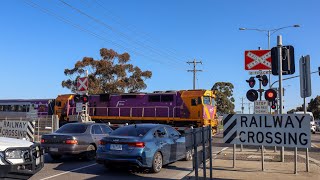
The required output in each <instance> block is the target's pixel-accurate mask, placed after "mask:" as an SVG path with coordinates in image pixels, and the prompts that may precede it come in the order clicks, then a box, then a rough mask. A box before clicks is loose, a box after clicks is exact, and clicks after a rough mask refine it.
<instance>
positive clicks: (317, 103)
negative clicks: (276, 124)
mask: <svg viewBox="0 0 320 180" xmlns="http://www.w3.org/2000/svg"><path fill="white" fill-rule="evenodd" d="M303 110H304V108H303V105H301V106H299V107H297V108H295V109H291V110H289V111H288V112H287V113H288V114H292V113H294V112H297V111H303ZM307 111H308V112H312V113H313V116H314V118H315V119H320V96H317V97H316V98H314V99H313V98H312V99H311V100H310V102H309V103H308V105H307Z"/></svg>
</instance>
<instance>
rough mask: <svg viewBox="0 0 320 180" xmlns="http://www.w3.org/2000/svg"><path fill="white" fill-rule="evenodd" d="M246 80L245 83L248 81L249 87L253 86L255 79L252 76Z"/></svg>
mask: <svg viewBox="0 0 320 180" xmlns="http://www.w3.org/2000/svg"><path fill="white" fill-rule="evenodd" d="M246 81H247V83H249V86H250V87H251V88H253V87H254V85H255V84H256V80H255V79H254V77H250V78H249V80H246Z"/></svg>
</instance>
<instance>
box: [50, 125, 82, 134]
mask: <svg viewBox="0 0 320 180" xmlns="http://www.w3.org/2000/svg"><path fill="white" fill-rule="evenodd" d="M87 127H88V126H87V125H85V124H72V123H71V124H65V125H63V126H62V127H61V128H59V129H58V130H57V131H56V132H57V133H75V134H80V133H84V132H86V130H87Z"/></svg>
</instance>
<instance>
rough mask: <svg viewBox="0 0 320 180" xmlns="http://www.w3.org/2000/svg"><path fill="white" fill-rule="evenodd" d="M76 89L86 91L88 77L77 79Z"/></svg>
mask: <svg viewBox="0 0 320 180" xmlns="http://www.w3.org/2000/svg"><path fill="white" fill-rule="evenodd" d="M77 86H78V91H86V90H87V89H88V78H87V77H83V78H79V79H78V83H77Z"/></svg>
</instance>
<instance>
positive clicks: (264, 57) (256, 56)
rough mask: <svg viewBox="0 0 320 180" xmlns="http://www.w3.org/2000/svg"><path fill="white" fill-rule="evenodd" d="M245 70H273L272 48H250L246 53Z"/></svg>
mask: <svg viewBox="0 0 320 180" xmlns="http://www.w3.org/2000/svg"><path fill="white" fill-rule="evenodd" d="M244 61H245V70H271V51H270V50H249V51H245V53H244Z"/></svg>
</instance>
